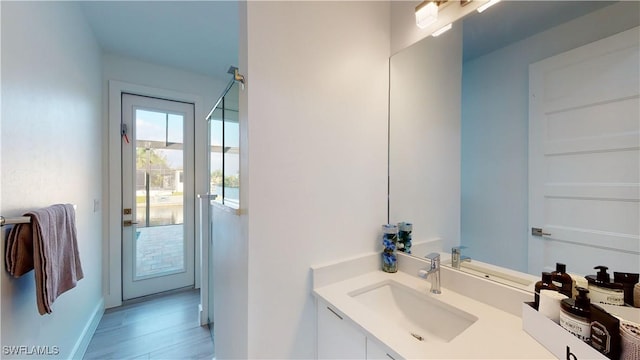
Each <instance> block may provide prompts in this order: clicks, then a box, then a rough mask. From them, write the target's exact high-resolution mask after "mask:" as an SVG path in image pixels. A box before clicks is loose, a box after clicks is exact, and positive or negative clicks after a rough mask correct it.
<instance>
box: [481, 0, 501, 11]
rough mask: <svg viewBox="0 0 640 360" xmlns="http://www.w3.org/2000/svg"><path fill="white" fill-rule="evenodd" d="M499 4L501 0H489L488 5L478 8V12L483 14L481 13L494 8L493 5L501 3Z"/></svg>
mask: <svg viewBox="0 0 640 360" xmlns="http://www.w3.org/2000/svg"><path fill="white" fill-rule="evenodd" d="M499 2H500V0H489V1H487V2H486V3H484V4H482V5H480V6H478V9H477V10H478V12H479V13H481V12H483V11H485V10H487V9H488V8H490V7H492V6H493V5H495V4H497V3H499Z"/></svg>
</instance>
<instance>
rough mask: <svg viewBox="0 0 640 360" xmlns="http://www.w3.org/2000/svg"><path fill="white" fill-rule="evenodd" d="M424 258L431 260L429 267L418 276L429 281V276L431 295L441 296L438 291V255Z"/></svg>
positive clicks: (432, 254) (429, 255)
mask: <svg viewBox="0 0 640 360" xmlns="http://www.w3.org/2000/svg"><path fill="white" fill-rule="evenodd" d="M425 257H426V258H427V259H429V260H431V266H430V267H429V269H428V270H421V271H420V275H421V276H422V277H424V278H425V279H427V280H429V276H431V277H433V279H432V280H431V290H430V291H431V293H432V294H441V293H442V291H440V254H438V253H430V254H428V255H427V256H425ZM423 274H424V275H423Z"/></svg>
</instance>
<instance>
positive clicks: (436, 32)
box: [431, 23, 453, 37]
mask: <svg viewBox="0 0 640 360" xmlns="http://www.w3.org/2000/svg"><path fill="white" fill-rule="evenodd" d="M452 27H453V24H452V23H449V24H447V25H445V26H443V27H441V28H440V29H438V30H436V31H434V32H433V34H431V36H433V37H436V36H440V35H442V34H444V33H446V32H447V31H449V30H451V28H452Z"/></svg>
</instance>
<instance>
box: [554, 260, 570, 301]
mask: <svg viewBox="0 0 640 360" xmlns="http://www.w3.org/2000/svg"><path fill="white" fill-rule="evenodd" d="M551 278H552V280H553V285H555V286H557V287H558V292H560V293H561V294H563V295H566V296H567V297H571V296H572V292H573V279H572V278H571V275H569V274H567V265H565V264H562V263H556V271H554V272H552V273H551Z"/></svg>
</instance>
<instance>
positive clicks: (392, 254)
mask: <svg viewBox="0 0 640 360" xmlns="http://www.w3.org/2000/svg"><path fill="white" fill-rule="evenodd" d="M397 243H398V227H397V226H396V225H391V224H386V225H382V245H383V246H384V250H382V271H384V272H388V273H394V272H397V271H398V258H397V256H396V248H397Z"/></svg>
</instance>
